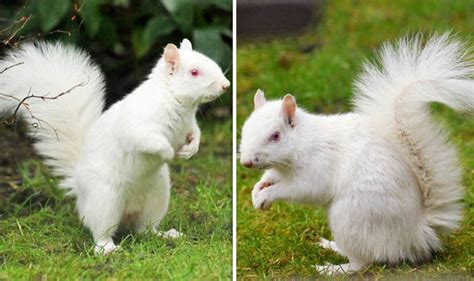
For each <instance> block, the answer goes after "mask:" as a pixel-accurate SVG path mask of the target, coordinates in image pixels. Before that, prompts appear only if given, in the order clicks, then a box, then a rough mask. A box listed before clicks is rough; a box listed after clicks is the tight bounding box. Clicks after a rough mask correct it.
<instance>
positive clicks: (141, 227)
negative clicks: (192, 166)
mask: <svg viewBox="0 0 474 281" xmlns="http://www.w3.org/2000/svg"><path fill="white" fill-rule="evenodd" d="M149 185H150V187H151V188H150V189H149V191H148V192H147V194H146V196H145V198H144V204H143V210H142V212H141V213H140V215H139V216H138V218H137V222H136V224H135V230H136V231H137V232H143V231H145V230H146V228H147V227H151V228H152V229H153V231H154V232H155V233H157V234H158V235H159V236H163V237H172V238H173V237H175V236H179V235H180V233H179V232H177V231H176V230H174V229H172V230H170V231H167V232H160V231H158V226H159V224H160V222H161V220H162V219H163V217H164V216H165V214H166V212H167V211H168V204H169V197H170V189H171V184H170V178H169V170H168V165H166V164H164V165H163V167H162V168H161V169H160V170H159V171H158V172H157V173H156V174H155V176H153V177H152V178H151V180H150V182H149Z"/></svg>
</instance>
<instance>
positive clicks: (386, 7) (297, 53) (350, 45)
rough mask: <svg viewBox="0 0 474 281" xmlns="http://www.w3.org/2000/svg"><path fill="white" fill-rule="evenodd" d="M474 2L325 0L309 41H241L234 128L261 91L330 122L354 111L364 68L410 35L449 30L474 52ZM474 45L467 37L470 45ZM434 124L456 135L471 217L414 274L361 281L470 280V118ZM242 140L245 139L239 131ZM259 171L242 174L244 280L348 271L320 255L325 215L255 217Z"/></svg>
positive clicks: (376, 271)
mask: <svg viewBox="0 0 474 281" xmlns="http://www.w3.org/2000/svg"><path fill="white" fill-rule="evenodd" d="M473 28H474V5H473V3H472V1H327V6H326V11H325V15H324V18H323V20H322V22H321V24H320V25H318V26H315V27H312V28H310V29H309V30H308V31H307V32H306V33H303V34H299V35H296V36H290V37H285V38H272V39H270V40H260V41H258V40H256V41H249V40H240V41H239V43H238V49H237V82H238V84H237V89H238V90H237V119H238V122H237V128H241V126H242V124H243V122H244V121H245V118H246V117H247V116H248V115H249V114H250V113H251V111H252V109H253V108H252V107H253V103H252V99H253V95H254V93H255V91H256V89H258V88H261V89H263V90H264V91H265V93H266V95H267V98H281V97H283V95H284V94H286V93H292V94H294V95H295V97H296V100H297V103H298V104H299V105H300V106H303V107H304V108H306V109H308V110H309V111H311V112H317V113H323V114H331V113H341V112H348V111H349V110H350V108H351V102H350V99H351V95H352V81H353V79H354V78H355V77H356V75H357V73H358V71H359V70H360V68H361V63H362V62H363V61H364V60H365V59H368V58H369V59H370V58H373V54H374V53H373V51H374V50H376V49H377V48H378V47H379V46H380V45H381V44H382V43H383V42H384V41H386V40H395V39H396V38H398V37H400V36H403V35H405V34H406V33H414V32H418V31H420V32H423V33H428V34H429V33H432V32H435V31H440V32H442V31H447V30H453V31H454V32H456V33H457V34H458V35H459V36H460V37H461V38H467V40H468V42H469V44H470V45H471V46H473V47H474V38H473V37H472V30H473ZM469 36H470V37H469ZM433 111H434V113H435V116H436V118H437V120H439V122H440V123H442V125H443V126H444V127H445V128H446V129H447V130H448V131H450V132H451V140H452V141H453V142H454V143H455V144H456V146H457V148H458V151H459V156H460V158H461V163H462V166H463V169H464V174H463V183H464V186H465V187H466V194H465V198H464V206H465V207H464V210H465V212H464V213H465V215H464V219H463V222H462V227H461V229H459V230H457V231H456V232H454V233H452V234H450V235H447V236H443V238H442V239H443V242H444V246H445V251H444V252H442V253H438V254H436V256H435V257H434V259H433V260H432V261H430V262H428V263H426V264H422V265H418V266H416V267H414V266H410V265H401V266H399V267H396V268H387V267H385V266H383V265H374V266H372V267H370V268H369V269H367V270H366V271H365V272H364V273H363V274H365V275H366V276H372V277H374V278H378V277H381V276H397V277H399V278H400V276H401V278H402V279H406V278H419V277H421V276H424V277H425V278H426V277H432V278H434V277H436V278H441V279H444V278H448V277H450V278H454V277H461V278H465V277H466V276H471V275H472V269H473V266H474V238H473V237H474V236H473V233H474V118H473V117H472V115H471V116H467V115H461V114H456V113H455V112H453V111H451V110H449V109H447V108H445V107H442V106H434V108H433ZM237 135H238V138H240V132H239V131H238V132H237ZM260 175H261V172H259V171H253V170H249V169H245V168H243V167H242V166H240V165H238V169H237V179H238V180H237V181H238V186H237V201H238V204H237V238H238V242H237V268H238V277H239V279H251V278H255V277H258V278H289V277H295V278H304V277H319V276H318V274H317V273H316V272H315V270H314V268H313V267H312V266H314V265H315V264H323V263H324V262H331V263H343V262H347V261H346V260H345V259H344V258H342V257H340V256H338V255H337V254H335V253H333V252H331V251H329V250H324V249H321V248H319V247H318V246H317V245H316V243H317V242H318V240H319V237H326V238H328V237H329V238H330V237H331V234H330V229H329V228H328V225H327V222H326V217H325V211H324V210H323V209H321V208H313V207H308V206H306V207H304V206H297V205H290V204H286V203H281V202H280V203H277V204H274V205H273V206H272V208H271V209H270V210H269V211H264V212H261V211H256V210H254V209H253V207H252V204H251V196H250V193H251V190H252V187H253V185H254V184H255V183H256V182H257V181H258V179H259V177H260Z"/></svg>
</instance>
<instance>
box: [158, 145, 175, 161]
mask: <svg viewBox="0 0 474 281" xmlns="http://www.w3.org/2000/svg"><path fill="white" fill-rule="evenodd" d="M160 154H161V157H162V158H163V160H165V161H169V160H172V159H173V158H174V150H173V148H172V147H171V146H169V147H167V148H166V149H163V150H162V151H161V153H160Z"/></svg>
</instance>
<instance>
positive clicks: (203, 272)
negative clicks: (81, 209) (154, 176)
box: [0, 121, 232, 280]
mask: <svg viewBox="0 0 474 281" xmlns="http://www.w3.org/2000/svg"><path fill="white" fill-rule="evenodd" d="M230 122H231V121H226V122H224V121H219V122H215V123H213V124H206V125H205V126H204V127H203V128H202V130H203V137H202V144H201V149H200V151H199V153H198V154H197V155H195V156H194V157H193V158H192V159H191V160H188V161H185V160H178V161H176V163H175V164H173V165H172V167H171V177H172V182H173V188H172V194H171V203H170V208H169V212H168V214H167V215H166V216H165V219H164V221H163V223H162V224H161V229H163V230H168V229H170V228H173V227H174V228H176V229H178V230H179V231H182V232H183V233H184V234H185V237H184V238H182V239H179V240H165V239H160V238H158V237H157V236H156V235H154V234H153V233H144V234H139V235H138V234H133V233H127V232H125V233H124V234H123V235H122V237H121V240H120V246H121V247H122V249H121V250H120V251H118V252H115V253H112V254H111V255H109V256H96V255H94V253H93V241H92V237H91V235H90V233H89V232H88V231H87V230H86V229H84V228H83V227H82V226H81V223H80V220H79V218H78V216H77V215H76V212H75V210H74V201H73V199H71V198H65V197H64V196H63V194H62V192H61V191H58V189H57V188H56V184H57V179H55V178H51V177H49V176H48V172H47V168H46V167H44V166H43V165H42V164H41V162H39V161H38V160H32V161H28V162H26V163H23V164H22V165H21V166H20V167H19V169H18V170H19V172H20V173H21V174H22V178H23V181H22V184H21V185H20V186H18V187H17V189H18V192H17V193H16V194H12V195H11V197H12V198H11V199H12V202H11V204H10V205H9V206H8V208H6V209H5V210H1V211H2V212H3V214H2V216H1V218H2V220H1V221H0V279H5V278H6V279H12V280H18V279H38V280H43V279H44V278H53V279H59V280H63V279H65V278H67V279H71V278H74V279H77V278H81V279H82V278H85V279H95V278H100V279H105V278H109V277H114V278H119V279H125V278H128V279H144V278H147V279H173V280H196V279H206V280H221V279H227V280H228V279H230V278H231V274H232V199H231V198H232V185H231V178H232V177H231V175H232V164H231V163H232V162H231V159H232V158H231V157H232V149H231V137H230V136H231V130H230V129H229V128H230V127H231V125H230ZM201 123H204V122H201ZM18 194H24V196H21V198H22V199H21V200H20V199H19V198H18V197H19V196H17V195H18ZM25 194H26V195H25Z"/></svg>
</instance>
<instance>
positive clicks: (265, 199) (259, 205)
mask: <svg viewBox="0 0 474 281" xmlns="http://www.w3.org/2000/svg"><path fill="white" fill-rule="evenodd" d="M272 185H273V183H271V182H268V181H260V182H258V183H257V184H255V186H254V188H253V190H252V203H253V206H254V208H255V209H260V210H265V209H268V208H270V207H271V205H272V202H273V200H274V198H273V196H272V193H271V191H272V188H271V186H272Z"/></svg>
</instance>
